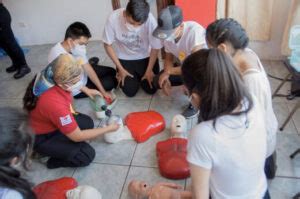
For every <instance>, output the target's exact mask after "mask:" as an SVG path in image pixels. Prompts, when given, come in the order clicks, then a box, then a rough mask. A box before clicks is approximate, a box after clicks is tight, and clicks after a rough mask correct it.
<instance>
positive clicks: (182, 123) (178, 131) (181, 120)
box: [171, 114, 187, 137]
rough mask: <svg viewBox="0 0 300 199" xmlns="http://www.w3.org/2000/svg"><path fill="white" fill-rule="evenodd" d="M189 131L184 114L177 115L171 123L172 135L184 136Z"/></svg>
mask: <svg viewBox="0 0 300 199" xmlns="http://www.w3.org/2000/svg"><path fill="white" fill-rule="evenodd" d="M186 131H187V122H186V119H185V117H184V116H183V115H180V114H179V115H175V116H174V117H173V119H172V124H171V135H172V136H176V137H184V136H185V134H186Z"/></svg>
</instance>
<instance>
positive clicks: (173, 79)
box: [153, 65, 183, 89]
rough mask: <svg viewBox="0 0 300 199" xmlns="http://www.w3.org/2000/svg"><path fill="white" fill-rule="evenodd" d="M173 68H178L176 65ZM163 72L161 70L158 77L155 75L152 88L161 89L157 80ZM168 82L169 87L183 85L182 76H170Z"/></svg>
mask: <svg viewBox="0 0 300 199" xmlns="http://www.w3.org/2000/svg"><path fill="white" fill-rule="evenodd" d="M174 67H179V66H177V65H175V66H174ZM163 72H164V70H162V71H161V72H160V73H159V74H158V75H156V76H155V77H154V80H153V82H154V86H155V87H156V88H157V89H161V88H160V86H159V82H158V81H159V78H160V76H161V74H162V73H163ZM169 81H170V83H171V86H181V85H183V80H182V76H181V75H170V77H169Z"/></svg>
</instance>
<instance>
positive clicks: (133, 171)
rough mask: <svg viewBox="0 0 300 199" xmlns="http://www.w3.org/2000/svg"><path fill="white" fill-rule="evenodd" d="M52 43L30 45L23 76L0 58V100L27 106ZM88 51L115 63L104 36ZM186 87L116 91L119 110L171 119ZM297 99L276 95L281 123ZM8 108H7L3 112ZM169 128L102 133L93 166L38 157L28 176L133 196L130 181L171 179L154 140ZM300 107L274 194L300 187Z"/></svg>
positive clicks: (282, 150)
mask: <svg viewBox="0 0 300 199" xmlns="http://www.w3.org/2000/svg"><path fill="white" fill-rule="evenodd" d="M51 46H52V45H41V46H32V47H29V49H30V51H29V53H28V54H27V55H26V57H27V60H28V63H29V65H30V66H31V68H32V69H33V72H32V73H31V74H30V75H28V76H26V77H25V78H23V79H21V80H14V79H13V78H12V75H11V74H7V73H6V72H5V68H6V67H7V66H9V65H10V60H9V58H7V57H5V58H1V59H0V65H1V67H0V70H1V71H0V79H1V80H2V81H1V83H0V90H1V93H0V106H14V107H21V106H22V96H23V95H24V92H25V88H26V86H27V84H28V83H29V81H30V80H31V79H32V77H33V76H34V74H35V72H37V71H39V70H40V69H41V68H43V67H44V66H45V64H46V62H47V53H48V52H49V50H50V48H51ZM88 52H89V56H98V57H100V60H101V64H103V65H110V66H112V62H111V61H110V60H109V58H108V57H107V55H106V54H105V52H104V49H103V47H102V44H101V43H100V42H91V43H90V44H89V46H88ZM264 65H265V67H266V70H267V71H268V72H269V73H271V74H273V75H276V76H279V77H283V76H284V75H285V74H286V73H287V71H286V69H285V68H284V66H283V64H282V63H281V62H278V61H264ZM270 82H271V86H272V90H274V88H275V87H276V86H277V85H278V84H279V81H278V80H274V79H270ZM288 90H289V85H286V86H284V88H283V89H282V91H281V92H282V93H287V92H288ZM181 93H182V91H181V88H176V89H174V90H173V91H172V95H171V96H170V97H165V96H164V95H163V94H162V93H161V92H158V93H157V94H155V95H154V96H148V95H146V94H145V93H144V92H143V91H140V92H139V93H138V95H137V96H136V97H134V98H131V99H129V98H127V97H126V96H124V95H123V94H122V93H121V92H120V91H117V95H118V98H119V102H118V104H117V106H116V107H115V109H114V113H116V114H119V115H121V116H122V117H124V116H125V115H126V114H128V113H129V112H132V111H143V110H149V109H154V110H157V111H159V112H161V113H162V114H163V115H164V117H165V119H166V121H167V125H168V126H170V120H171V118H172V116H173V115H175V114H177V113H180V112H181V111H182V110H183V107H184V106H185V105H186V104H187V98H186V97H184V96H183V95H182V94H181ZM294 104H295V102H293V101H288V100H286V99H285V98H276V99H274V109H275V112H276V116H277V118H278V120H279V124H282V122H283V121H284V119H285V118H286V117H287V115H288V113H289V112H290V111H291V109H292V108H293V106H294ZM75 105H76V108H77V110H78V111H81V112H83V113H86V114H89V115H90V116H92V117H93V119H94V121H95V125H96V126H98V125H99V124H100V121H99V120H97V119H96V117H94V115H93V112H92V110H91V108H90V107H89V102H88V99H82V100H76V101H75ZM0 114H3V113H0ZM168 131H169V130H168V129H166V130H165V131H164V132H163V133H161V134H159V135H157V136H154V137H152V138H151V139H150V140H149V141H147V142H145V143H142V144H136V143H135V142H134V141H124V142H121V143H117V144H107V143H105V142H104V141H103V140H102V138H98V139H96V140H93V141H92V142H91V144H92V145H93V146H94V147H95V149H96V151H97V156H96V158H95V160H94V162H93V164H91V165H90V166H88V167H86V168H78V169H69V168H64V169H55V170H48V169H46V167H45V166H44V165H43V164H40V163H37V162H33V165H32V170H31V171H30V172H28V173H27V177H28V179H29V180H30V181H32V182H34V183H40V182H43V181H45V180H50V179H55V178H58V177H62V176H73V177H75V178H76V179H77V180H78V181H79V184H88V185H92V186H94V187H96V188H97V189H99V190H100V192H101V193H102V195H103V198H104V199H115V198H116V199H117V198H122V199H125V198H128V196H127V185H128V182H129V181H130V180H131V179H141V180H146V181H148V182H150V183H154V182H158V181H168V180H167V179H164V178H162V177H161V176H160V175H159V172H158V169H157V163H156V162H157V161H156V157H155V143H156V142H157V141H159V140H163V139H166V138H167V137H168ZM299 134H300V111H298V112H296V114H295V115H294V117H293V119H292V120H291V121H290V122H289V123H288V125H287V126H286V128H285V129H284V131H282V132H278V144H277V152H278V153H277V154H278V171H277V177H276V178H275V179H274V180H272V181H270V182H269V185H270V192H271V196H272V198H275V199H285V198H291V197H292V196H293V195H294V194H295V193H297V192H300V155H299V156H298V157H296V158H295V159H294V160H291V159H290V158H289V155H290V154H291V153H292V152H293V151H295V150H296V149H297V148H299V147H300V137H299ZM176 183H179V184H181V185H183V186H186V185H188V184H189V180H181V181H176Z"/></svg>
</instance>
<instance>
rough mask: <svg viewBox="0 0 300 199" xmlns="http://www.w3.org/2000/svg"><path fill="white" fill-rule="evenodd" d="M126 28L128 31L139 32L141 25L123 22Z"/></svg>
mask: <svg viewBox="0 0 300 199" xmlns="http://www.w3.org/2000/svg"><path fill="white" fill-rule="evenodd" d="M125 25H126V28H127V30H129V31H130V32H135V33H136V32H139V31H140V30H141V27H142V26H134V25H132V24H130V23H127V22H126V23H125Z"/></svg>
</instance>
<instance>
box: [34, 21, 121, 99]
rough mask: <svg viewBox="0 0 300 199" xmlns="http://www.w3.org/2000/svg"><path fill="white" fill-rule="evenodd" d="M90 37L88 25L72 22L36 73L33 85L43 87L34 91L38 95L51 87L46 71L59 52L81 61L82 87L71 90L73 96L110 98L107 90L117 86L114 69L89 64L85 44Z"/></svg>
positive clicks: (51, 75)
mask: <svg viewBox="0 0 300 199" xmlns="http://www.w3.org/2000/svg"><path fill="white" fill-rule="evenodd" d="M90 37H91V33H90V31H89V29H88V27H87V26H86V25H85V24H83V23H81V22H74V23H72V24H71V25H70V26H69V27H68V28H67V30H66V34H65V39H64V41H62V42H59V43H57V44H56V45H55V46H54V47H52V49H51V50H50V52H49V54H48V64H49V65H48V66H47V67H46V68H45V69H44V70H43V71H42V72H41V73H40V74H38V76H37V78H36V80H35V81H36V83H35V85H39V86H41V84H42V87H43V90H41V91H39V89H36V88H34V90H37V91H36V92H35V95H36V96H39V95H40V94H41V93H42V92H44V91H45V90H46V89H48V88H50V87H52V86H53V85H54V83H53V74H52V73H49V72H47V71H48V69H49V68H51V67H52V66H51V65H52V62H53V60H55V59H56V58H57V57H58V56H59V55H61V54H70V55H72V56H73V57H74V58H76V59H80V60H81V61H83V65H82V67H83V69H84V74H83V76H82V79H81V80H80V81H82V84H83V87H82V88H81V89H80V90H73V91H72V95H73V96H74V97H75V98H84V97H87V96H88V97H90V98H93V97H94V96H95V95H102V96H103V97H105V98H111V99H112V95H111V93H110V92H109V91H111V90H112V89H114V88H115V87H116V86H117V79H116V70H115V69H114V68H112V67H108V66H101V65H97V64H90V63H89V61H88V59H87V52H86V51H87V49H86V47H87V44H88V40H89V38H90Z"/></svg>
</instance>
